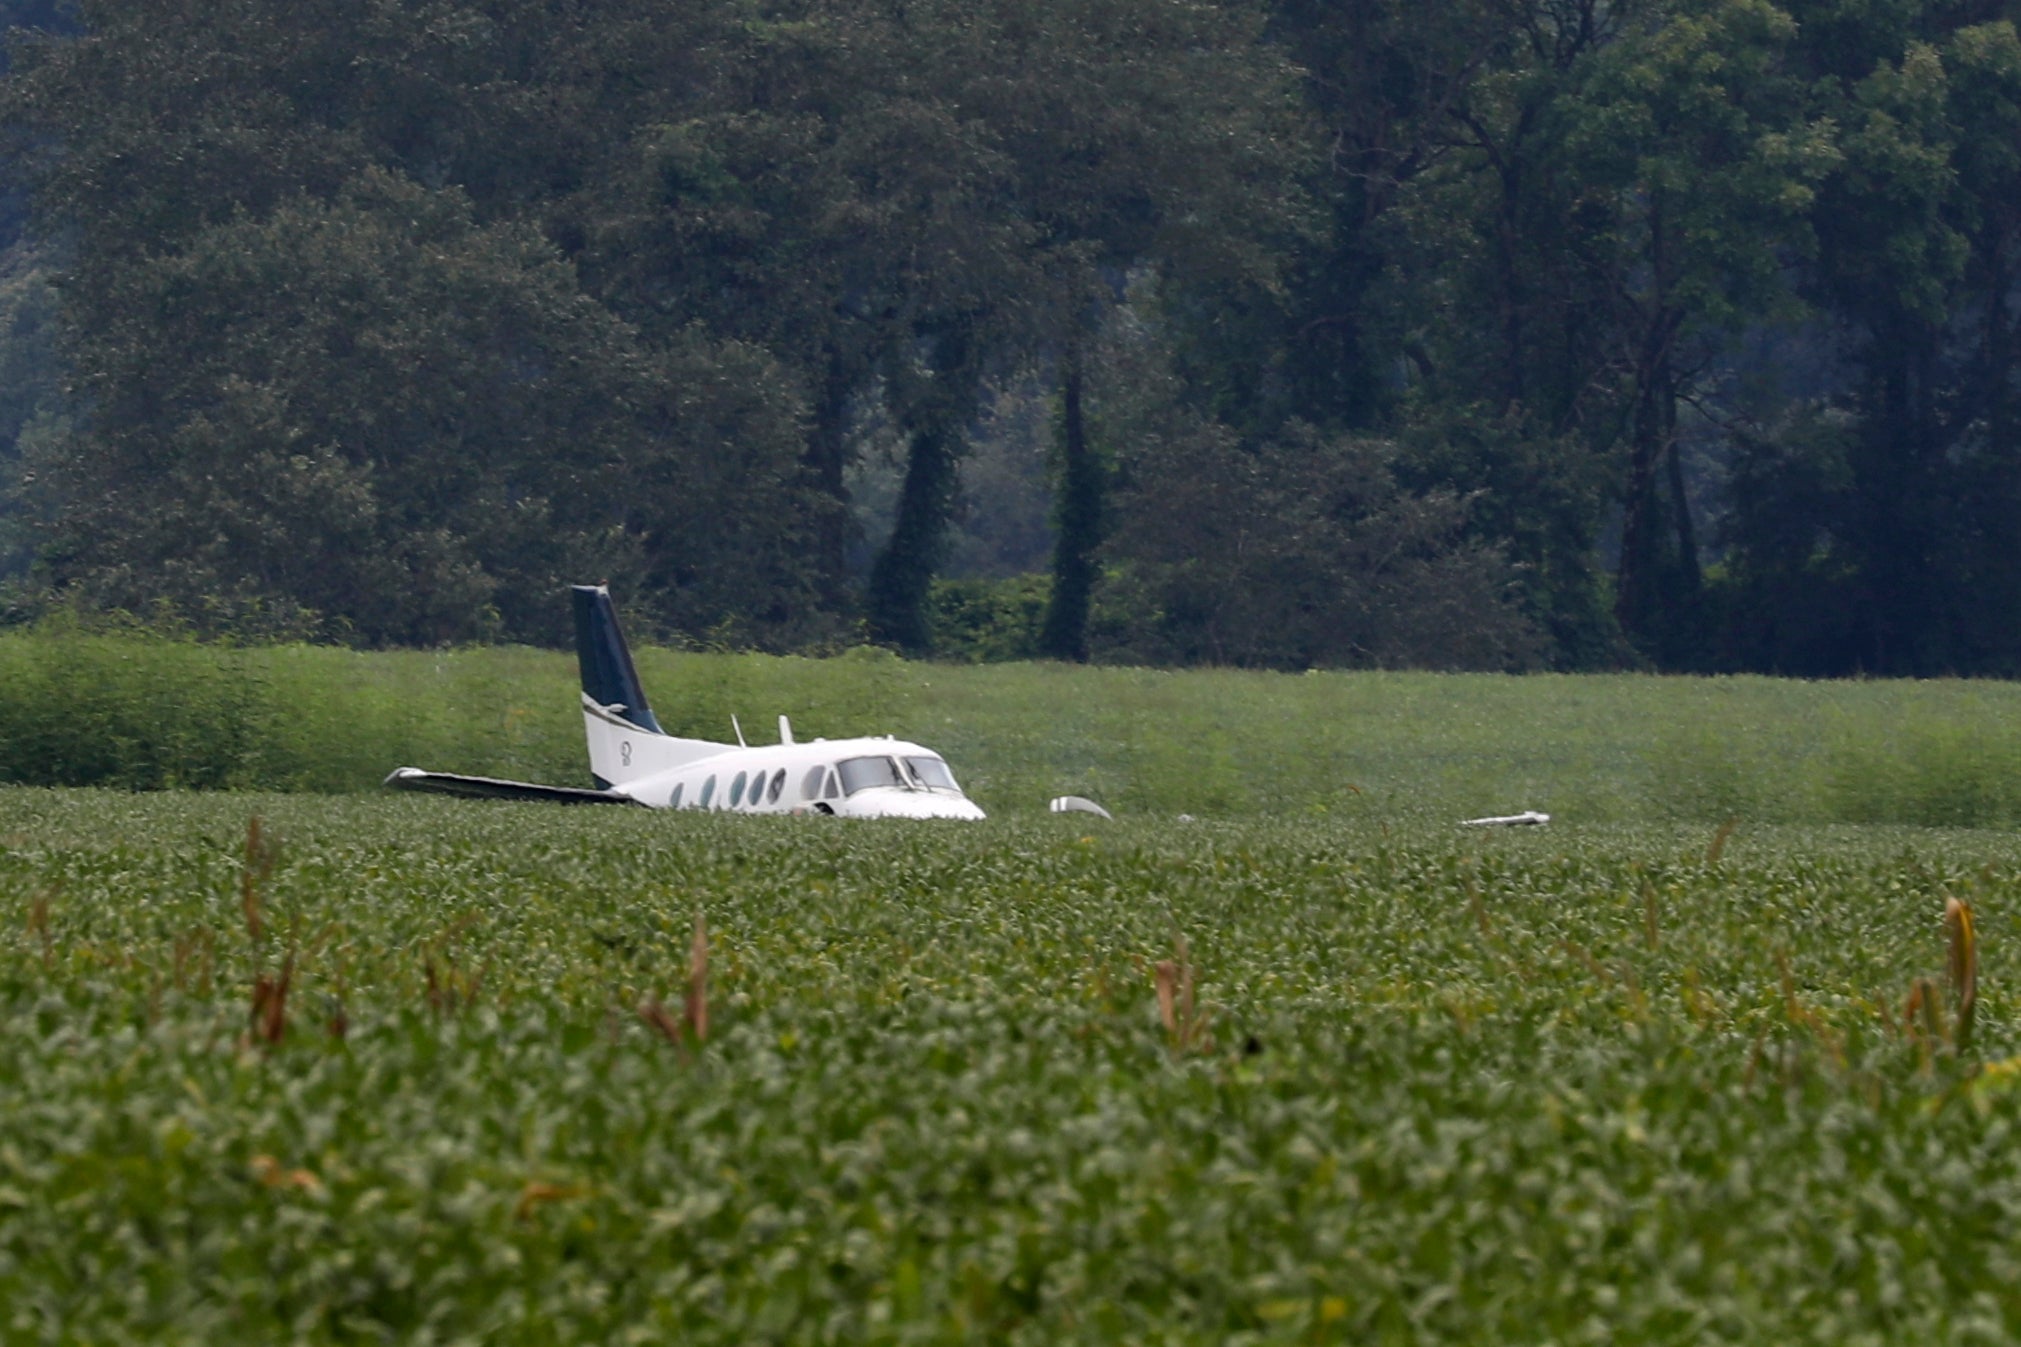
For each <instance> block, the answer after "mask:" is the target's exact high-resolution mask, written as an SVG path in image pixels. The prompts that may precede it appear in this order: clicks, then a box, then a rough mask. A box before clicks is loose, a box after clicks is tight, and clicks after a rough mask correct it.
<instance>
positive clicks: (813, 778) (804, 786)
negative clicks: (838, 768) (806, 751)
mask: <svg viewBox="0 0 2021 1347" xmlns="http://www.w3.org/2000/svg"><path fill="white" fill-rule="evenodd" d="M827 775H828V769H827V768H826V767H816V768H814V769H813V770H812V771H810V772H808V773H807V779H806V780H805V781H802V782H801V783H800V798H801V799H803V800H818V799H820V798H821V783H822V781H823V780H824V779H825V778H826V777H827Z"/></svg>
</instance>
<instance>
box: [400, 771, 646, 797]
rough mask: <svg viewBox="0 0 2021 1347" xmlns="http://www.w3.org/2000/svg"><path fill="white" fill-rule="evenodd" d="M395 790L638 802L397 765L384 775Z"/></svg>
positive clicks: (614, 794) (611, 793)
mask: <svg viewBox="0 0 2021 1347" xmlns="http://www.w3.org/2000/svg"><path fill="white" fill-rule="evenodd" d="M386 784H387V785H389V786H391V787H393V789H395V790H419V791H427V792H428V793H430V794H432V795H455V796H459V797H460V798H462V799H466V800H546V801H547V802H548V803H550V804H637V803H638V801H637V800H634V799H633V798H632V797H631V796H629V795H621V794H619V793H618V792H617V791H614V790H583V789H580V788H579V787H575V786H540V785H535V784H534V783H533V782H531V781H502V780H500V779H499V778H497V777H495V776H459V775H457V774H456V773H455V772H424V771H422V770H421V769H420V768H419V767H396V768H394V769H393V772H392V774H391V775H389V776H388V777H387V778H386Z"/></svg>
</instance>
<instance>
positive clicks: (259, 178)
mask: <svg viewBox="0 0 2021 1347" xmlns="http://www.w3.org/2000/svg"><path fill="white" fill-rule="evenodd" d="M2017 10H2021V3H2015V2H2013V0H2009V2H2006V3H2000V2H1990V0H1948V2H1947V0H1786V2H1785V3H1782V4H1779V5H1778V4H1771V3H1767V2H1766V0H1622V2H1620V3H1605V2H1604V0H1448V2H1447V3H1443V4H1440V5H1436V6H1427V5H1423V4H1420V3H1410V2H1409V0H1269V2H1265V0H1258V2H1257V3H1211V2H1209V0H1197V2H1195V0H595V3H591V2H590V0H144V2H143V0H77V3H74V4H68V3H58V2H56V0H0V21H4V23H5V25H6V26H7V27H8V28H9V29H10V30H11V41H10V44H9V47H8V52H7V66H6V74H5V77H4V82H0V121H4V127H5V131H6V140H5V147H4V148H5V151H6V159H5V165H4V170H0V245H4V251H0V572H4V575H5V577H6V580H5V590H4V607H5V620H9V621H27V620H32V619H33V618H35V617H37V616H39V615H41V614H43V613H46V612H48V611H50V610H51V609H58V608H62V609H74V610H82V611H85V612H107V611H117V612H126V613H132V614H138V615H141V616H142V617H143V618H144V619H145V620H151V621H162V622H169V623H174V624H179V625H181V626H182V627H184V628H185V629H189V630H193V631H196V632H199V633H202V634H216V635H230V636H233V637H237V638H240V639H248V638H258V637H269V636H271V637H288V638H299V637H307V638H311V639H319V640H337V641H344V642H349V643H354V644H359V645H368V646H400V645H436V644H441V643H448V642H465V641H482V640H515V641H530V642H536V643H555V642H557V641H559V640H561V639H563V637H564V636H565V631H564V629H563V625H562V624H563V622H564V621H565V616H566V609H565V605H563V604H562V603H561V602H560V601H559V597H558V591H559V588H560V587H561V586H562V585H564V584H566V583H568V582H570V581H582V580H586V579H607V580H609V581H610V582H611V583H612V584H613V585H614V586H616V587H617V588H618V590H619V592H620V595H621V598H622V600H623V602H624V604H625V607H626V609H627V613H628V615H629V616H631V617H632V619H633V621H634V622H635V624H637V625H639V626H642V627H644V628H645V629H646V630H648V631H649V632H651V633H652V634H655V635H657V636H659V637H660V638H662V639H671V640H678V641H683V642H688V643H694V644H705V645H707V644H712V645H728V646H739V647H755V648H762V649H782V650H783V649H799V650H820V649H831V648H835V647H837V646H840V645H844V644H848V643H852V642H856V641H860V640H863V639H866V638H867V639H870V640H874V641H878V642H881V643H885V644H889V645H893V646H896V647H898V648H900V649H902V650H905V651H907V652H910V653H935V652H938V653H942V654H950V655H955V656H962V657H1021V656H1030V655H1039V654H1043V655H1050V656H1055V657H1062V658H1072V659H1085V658H1090V657H1093V658H1097V659H1112V660H1132V661H1141V662H1150V663H1175V664H1176V663H1219V664H1235V665H1258V666H1272V667H1290V668H1299V667H1310V666H1320V665H1324V666H1348V667H1352V666H1404V665H1409V666H1421V667H1433V668H1488V669H1501V668H1506V669H1521V668H1537V667H1554V668H1572V669H1579V668H1599V667H1653V668H1662V669H1679V670H1687V669H1688V670H1762V671H1773V672H1780V673H1788V674H1804V675H1839V674H1855V673H1865V674H1914V675H1926V674H1954V673H1955V674H1987V675H2001V676H2013V675H2016V674H2021V620H2017V619H2021V424H2017V423H2021V370H2017V359H2021V276H2017V267H2021V40H2017V37H2016V29H2015V19H2016V16H2017Z"/></svg>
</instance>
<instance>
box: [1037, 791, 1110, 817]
mask: <svg viewBox="0 0 2021 1347" xmlns="http://www.w3.org/2000/svg"><path fill="white" fill-rule="evenodd" d="M1050 808H1051V809H1052V811H1053V812H1054V813H1055V814H1100V815H1101V816H1102V817H1103V818H1114V817H1115V815H1114V814H1111V813H1110V812H1109V811H1108V810H1106V809H1104V808H1102V807H1101V806H1100V805H1098V804H1096V803H1095V802H1094V801H1093V800H1090V799H1086V798H1084V797H1082V796H1079V795H1062V796H1059V797H1058V798H1056V799H1055V800H1054V801H1053V802H1052V804H1051V806H1050Z"/></svg>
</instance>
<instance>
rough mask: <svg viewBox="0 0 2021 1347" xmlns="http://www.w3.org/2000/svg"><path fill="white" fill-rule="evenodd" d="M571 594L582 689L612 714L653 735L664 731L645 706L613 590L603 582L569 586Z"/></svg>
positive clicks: (644, 693)
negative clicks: (614, 602)
mask: <svg viewBox="0 0 2021 1347" xmlns="http://www.w3.org/2000/svg"><path fill="white" fill-rule="evenodd" d="M569 594H570V597H571V598H572V599H574V601H575V657H576V661H577V663H579V664H580V665H581V666H582V690H583V691H584V692H586V693H588V694H589V696H590V699H591V700H592V701H594V702H595V703H596V704H597V705H598V706H601V707H603V708H604V710H606V711H608V712H610V713H611V714H612V715H614V716H618V717H620V718H621V719H624V720H628V721H630V722H631V723H632V724H634V725H636V726H638V727H639V728H640V729H642V730H647V731H649V732H651V733H653V734H665V733H666V731H665V730H662V729H661V728H660V722H659V721H657V720H655V719H653V708H652V707H650V706H648V705H646V690H645V688H643V687H641V686H640V685H639V671H638V670H637V669H635V668H633V667H632V652H631V650H630V649H629V648H628V647H627V646H626V645H625V637H624V633H623V632H621V631H619V630H618V613H617V609H616V608H615V607H613V606H612V604H611V595H610V590H608V589H606V588H605V587H604V586H602V585H570V586H569Z"/></svg>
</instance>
